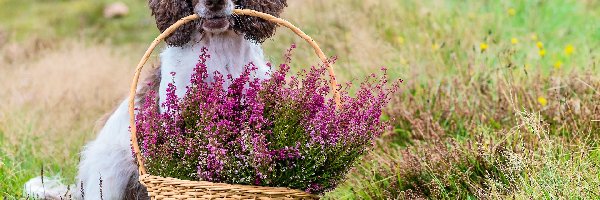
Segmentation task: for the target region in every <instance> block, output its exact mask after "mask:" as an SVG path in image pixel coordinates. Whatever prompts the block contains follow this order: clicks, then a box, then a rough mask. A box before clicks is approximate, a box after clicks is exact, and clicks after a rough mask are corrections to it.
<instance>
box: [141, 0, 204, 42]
mask: <svg viewBox="0 0 600 200" xmlns="http://www.w3.org/2000/svg"><path fill="white" fill-rule="evenodd" d="M148 5H149V6H150V9H151V10H152V15H154V17H155V18H156V26H157V27H158V29H159V30H160V32H163V31H165V29H167V28H169V26H171V25H173V24H174V23H175V22H177V20H179V19H181V18H183V17H186V16H188V15H191V14H193V13H194V12H193V6H192V2H191V0H148ZM196 24H197V23H196V22H190V23H187V24H185V25H183V26H181V27H179V28H178V29H177V31H175V32H174V33H173V34H171V36H169V37H168V38H167V39H166V42H167V44H169V45H171V46H182V45H184V44H186V43H187V42H188V41H189V40H190V39H191V37H192V33H193V32H194V31H195V30H196Z"/></svg>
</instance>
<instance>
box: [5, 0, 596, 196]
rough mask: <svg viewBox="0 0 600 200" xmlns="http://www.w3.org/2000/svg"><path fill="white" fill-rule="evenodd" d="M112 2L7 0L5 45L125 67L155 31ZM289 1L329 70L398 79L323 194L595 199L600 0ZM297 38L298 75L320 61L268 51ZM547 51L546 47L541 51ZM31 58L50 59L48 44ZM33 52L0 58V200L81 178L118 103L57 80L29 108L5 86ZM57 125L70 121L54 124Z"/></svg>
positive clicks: (146, 19) (134, 9)
mask: <svg viewBox="0 0 600 200" xmlns="http://www.w3.org/2000/svg"><path fill="white" fill-rule="evenodd" d="M107 2H110V1H104V0H103V1H89V2H88V1H58V0H54V1H43V2H38V1H33V0H25V1H15V0H10V1H9V0H0V17H1V18H2V19H3V20H2V21H0V30H1V31H3V32H8V33H9V35H10V36H9V39H8V41H9V43H15V42H16V43H19V44H22V43H24V44H27V42H28V41H30V40H32V38H38V39H40V40H50V41H58V43H69V42H70V41H72V40H73V39H75V40H81V41H85V42H88V43H90V44H103V45H105V44H108V45H109V46H111V47H112V48H114V49H125V50H127V53H122V51H119V50H116V52H117V54H125V55H126V56H125V58H123V59H121V60H120V61H123V60H125V61H127V62H131V63H133V62H135V61H136V60H137V59H139V56H141V52H143V50H144V49H145V46H146V45H147V44H148V43H149V42H150V41H151V40H152V38H153V37H154V36H155V35H156V34H157V33H158V32H157V31H156V28H155V26H154V24H153V21H152V18H151V17H150V16H149V11H148V10H147V6H146V5H145V3H146V2H145V1H134V0H126V1H124V2H125V3H126V4H128V5H129V7H130V10H131V14H130V15H128V16H126V17H124V18H120V19H104V18H102V17H101V15H102V5H105V4H106V3H107ZM289 3H290V8H289V9H288V10H287V11H286V13H285V14H284V17H285V18H286V19H288V20H290V21H291V22H293V23H294V24H296V25H298V26H299V27H300V28H302V29H303V30H304V31H305V32H306V33H308V34H309V35H311V36H312V37H313V38H314V39H315V40H316V41H317V42H319V43H320V45H321V46H322V47H323V49H324V51H325V52H326V53H327V54H328V55H337V56H338V57H339V60H338V63H337V64H336V70H337V74H338V75H339V76H340V79H341V80H342V81H348V80H352V79H354V78H362V77H363V76H364V75H366V74H368V73H373V72H376V71H377V70H378V69H379V68H380V66H386V67H388V69H389V73H390V74H391V77H392V78H402V79H404V80H405V83H404V84H403V85H402V86H401V92H400V93H399V94H398V96H397V99H396V100H395V101H394V102H393V103H392V104H391V105H390V108H389V109H388V110H386V113H387V115H388V117H389V119H391V123H392V125H393V126H394V130H393V131H391V132H390V133H389V134H388V135H386V136H385V137H384V138H382V139H381V141H380V144H379V145H378V147H377V148H375V149H374V152H373V153H372V154H371V155H368V156H366V157H365V158H364V159H363V161H361V162H360V163H359V164H358V165H357V166H355V169H354V170H353V171H352V172H351V174H350V175H349V176H348V180H347V181H346V182H345V183H344V184H342V185H340V187H339V188H338V189H337V190H335V191H332V192H330V193H329V194H327V195H326V196H325V198H329V199H397V198H398V199H405V198H417V197H424V198H432V199H457V198H459V199H479V198H481V199H487V198H494V199H505V198H515V199H555V198H568V199H597V198H600V186H599V185H600V171H599V170H598V169H600V150H599V143H598V142H597V141H598V139H600V137H599V136H600V135H599V134H600V132H598V130H600V122H593V121H592V120H599V119H600V102H599V101H600V75H599V74H600V69H599V66H598V65H599V64H600V53H599V48H600V20H599V19H600V12H597V11H598V10H600V2H598V1H594V0H557V1H543V0H531V1H518V0H507V1H477V0H468V1H458V0H453V1H441V0H423V1H416V0H382V1H363V0H347V1H341V0H330V1H318V0H306V1H290V2H289ZM57 10H59V11H60V12H56V11H57ZM513 11H514V12H513ZM26 17H30V18H26ZM0 35H1V34H0ZM534 36H535V37H534ZM513 39H516V40H517V41H518V42H517V43H516V44H513V43H512V40H513ZM1 42H2V40H0V44H1ZM538 42H542V43H543V48H539V47H538V46H537V43H538ZM292 43H296V44H299V45H298V47H299V48H298V49H297V51H296V52H295V55H294V57H293V58H294V61H293V63H294V64H293V67H294V69H295V70H298V69H300V68H301V67H306V66H309V65H311V64H315V63H316V62H317V58H316V56H315V55H313V52H312V51H311V50H310V49H309V47H308V45H305V44H304V42H303V41H302V40H301V39H299V38H297V37H296V36H294V35H292V34H291V32H289V31H287V30H284V29H281V30H279V31H278V33H277V35H276V36H275V37H274V38H273V39H272V40H269V41H267V42H266V43H265V44H264V47H265V49H266V54H267V55H268V58H269V59H270V60H272V61H273V62H274V63H278V62H280V61H281V59H282V57H281V55H282V52H283V51H284V50H285V49H286V48H288V47H289V46H290V44H292ZM58 46H60V45H58ZM482 46H487V48H486V49H485V50H483V49H482V48H481V47H482ZM569 46H572V47H573V49H574V51H573V52H571V53H567V52H566V51H567V49H568V48H569ZM31 48H35V47H31ZM52 48H56V49H58V50H62V51H67V50H66V49H65V48H60V47H52ZM0 49H2V48H0ZM542 49H543V50H544V51H545V56H540V50H542ZM26 50H27V49H26ZM3 51H6V52H8V50H3ZM31 51H33V50H31ZM24 52H27V51H24ZM4 55H5V56H8V55H10V54H8V53H7V54H4ZM35 55H39V57H41V58H44V56H45V55H44V51H42V53H39V52H38V54H35ZM35 57H36V56H34V58H35ZM26 58H31V57H26ZM85 58H89V57H85ZM91 58H94V57H91ZM58 59H60V57H59V58H58ZM63 59H70V57H69V56H64V57H63ZM103 59H106V58H103ZM5 60H8V59H5ZM32 60H33V61H32ZM35 60H36V59H22V60H18V62H23V63H25V64H23V65H22V66H21V65H19V68H17V69H12V68H9V67H6V66H14V65H13V64H9V63H7V61H3V60H2V59H0V61H3V62H0V69H2V70H6V71H7V73H3V74H0V83H3V85H4V86H3V89H4V90H2V92H0V98H3V99H11V100H9V102H12V103H11V104H9V105H5V106H4V107H0V108H1V109H0V158H1V159H2V161H1V162H0V183H1V184H0V196H7V197H12V196H18V194H20V193H21V187H22V185H23V183H24V182H25V181H26V180H27V179H29V178H31V177H33V176H35V175H37V174H39V173H40V169H41V166H42V164H43V166H44V171H45V174H48V175H55V174H59V175H61V176H63V177H65V179H66V180H72V178H73V176H74V174H75V171H76V163H77V152H78V151H79V150H80V149H81V145H82V144H84V142H85V141H86V140H89V139H90V138H92V137H93V135H92V134H91V132H92V128H93V122H94V120H96V119H98V118H99V117H100V115H101V113H103V112H107V111H109V110H110V107H111V103H107V102H113V101H115V100H116V99H119V98H120V96H118V95H115V94H113V93H109V94H110V95H106V94H105V95H95V96H92V95H89V94H83V93H77V92H73V91H79V90H75V89H77V88H76V87H75V86H72V87H73V88H75V89H73V88H71V89H73V90H71V89H68V88H70V87H67V89H63V88H61V87H59V86H56V87H52V88H46V89H50V90H56V92H55V93H60V92H64V93H65V94H66V96H67V97H66V100H64V99H62V100H61V99H60V98H52V99H50V100H47V97H46V96H45V95H33V98H32V99H28V100H27V101H28V102H29V103H19V102H20V101H22V100H21V99H20V98H16V97H14V96H15V93H14V92H12V93H11V92H10V91H12V90H16V89H22V88H21V87H20V86H18V84H15V85H13V84H9V83H14V82H16V81H15V80H17V79H15V78H13V76H11V74H18V71H19V70H24V71H26V72H27V70H28V66H29V65H28V64H27V63H31V62H36V61H35ZM558 63H560V66H559V65H558ZM50 64H51V63H50ZM115 65H117V64H115ZM118 66H123V65H118ZM127 66H128V65H127ZM127 66H124V67H127ZM131 67H132V66H131ZM36 69H37V68H36ZM52 69H60V67H53V68H52ZM113 69H116V68H113ZM38 70H39V69H38ZM82 70H83V69H82ZM105 73H108V72H105ZM90 74H91V73H90ZM80 76H86V75H85V74H82V75H80ZM128 78H129V76H128V75H127V74H126V75H123V76H116V77H111V78H110V79H109V78H105V79H101V80H100V82H104V83H105V82H110V83H111V86H114V87H118V86H119V84H116V83H113V82H112V81H114V80H115V79H125V80H124V81H123V83H125V84H121V85H126V83H127V82H128ZM2 79H4V80H12V81H6V82H2ZM31 81H32V82H35V80H31ZM90 87H92V88H101V85H100V84H98V86H96V85H94V86H90ZM105 87H106V86H105ZM124 87H125V86H124ZM24 88H25V89H24V90H25V91H29V90H31V91H38V89H36V88H33V87H32V88H27V87H24ZM102 94H104V93H102ZM48 95H49V94H48ZM9 97H10V98H9ZM94 101H99V102H101V103H96V104H94ZM61 102H62V104H61ZM82 102H90V103H85V104H83V103H82ZM53 103H55V104H57V105H60V108H61V109H67V110H71V109H74V107H81V109H79V110H75V111H73V112H72V113H63V114H55V113H52V112H49V111H48V110H49V109H52V108H53V106H52V105H54V104H53ZM63 104H64V105H63ZM11 105H13V106H11ZM14 107H16V108H14ZM54 119H62V120H61V122H60V123H58V124H56V123H53V122H54ZM62 121H71V122H72V123H68V124H65V123H66V122H62ZM67 137H68V138H69V139H65V138H67ZM40 150H43V151H41V152H40ZM46 151H47V152H46ZM47 155H57V156H56V157H57V158H48V156H47Z"/></svg>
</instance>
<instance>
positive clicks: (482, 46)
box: [479, 42, 488, 51]
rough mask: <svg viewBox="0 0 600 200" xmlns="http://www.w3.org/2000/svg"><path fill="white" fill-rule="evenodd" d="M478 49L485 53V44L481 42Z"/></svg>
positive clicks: (486, 47) (486, 46)
mask: <svg viewBox="0 0 600 200" xmlns="http://www.w3.org/2000/svg"><path fill="white" fill-rule="evenodd" d="M479 48H480V49H481V51H485V50H487V49H488V45H487V44H486V43H485V42H482V43H481V44H480V45H479Z"/></svg>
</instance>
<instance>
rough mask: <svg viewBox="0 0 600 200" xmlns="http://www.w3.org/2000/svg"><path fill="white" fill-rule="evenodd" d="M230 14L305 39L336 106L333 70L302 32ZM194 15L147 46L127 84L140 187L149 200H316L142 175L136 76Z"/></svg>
mask: <svg viewBox="0 0 600 200" xmlns="http://www.w3.org/2000/svg"><path fill="white" fill-rule="evenodd" d="M234 13H235V14H237V15H248V16H254V17H260V18H262V19H265V20H268V21H270V22H273V23H277V24H279V25H282V26H285V27H288V28H290V29H291V30H292V31H294V32H295V33H296V34H297V35H299V36H300V37H302V38H303V39H305V40H306V41H307V42H308V43H309V44H310V45H311V46H312V47H313V48H314V49H315V53H316V54H317V56H319V58H320V59H321V60H322V61H323V63H324V64H325V65H326V66H327V69H328V72H329V76H330V84H331V86H332V87H331V92H332V93H333V95H334V99H335V102H336V105H337V106H339V104H340V95H339V92H338V91H337V90H336V89H335V88H336V87H335V86H337V82H336V79H335V74H334V71H333V67H332V65H331V63H329V62H328V60H327V58H326V57H325V54H323V52H322V51H321V49H320V48H319V45H317V43H316V42H315V41H314V40H312V39H311V38H310V37H309V36H308V35H306V34H305V33H304V32H302V30H300V29H298V28H297V27H295V26H294V25H292V24H291V23H289V22H288V21H286V20H283V19H280V18H277V17H274V16H272V15H269V14H266V13H261V12H257V11H254V10H246V9H244V10H240V9H236V10H234ZM198 18H199V16H198V15H195V14H194V15H190V16H188V17H185V18H182V19H181V20H179V21H177V22H176V23H175V24H173V25H172V26H171V27H169V28H168V29H166V30H165V31H164V32H163V33H162V34H160V35H159V36H158V37H157V38H156V39H155V40H154V41H153V42H152V44H151V45H150V47H149V48H148V50H147V51H146V53H145V54H144V57H142V59H141V60H140V62H139V63H138V65H137V67H136V70H135V75H134V77H133V82H132V84H131V88H130V89H131V90H130V94H129V114H130V126H131V145H132V147H133V151H134V153H135V156H136V159H137V164H138V172H139V175H140V177H139V181H140V183H142V184H143V185H144V186H146V188H147V190H148V195H149V196H150V198H151V199H319V197H318V196H317V195H312V194H309V193H306V192H304V191H300V190H294V189H289V188H282V187H260V186H249V185H231V184H225V183H212V182H206V181H189V180H179V179H175V178H168V177H160V176H152V175H150V174H148V173H147V172H146V168H145V167H144V160H143V158H142V156H141V153H140V148H139V146H138V142H137V135H136V126H135V114H134V106H135V96H136V89H137V84H138V80H139V77H140V73H141V71H142V68H143V67H144V64H145V63H146V61H148V58H149V57H150V54H151V53H152V51H154V49H155V48H156V46H157V45H158V44H159V43H160V42H162V41H163V40H164V39H165V38H166V37H168V36H169V35H170V34H171V33H173V32H174V31H175V30H176V29H177V27H179V26H181V25H183V24H185V23H187V22H190V21H193V20H196V19H198Z"/></svg>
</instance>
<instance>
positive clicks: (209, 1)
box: [206, 0, 225, 11]
mask: <svg viewBox="0 0 600 200" xmlns="http://www.w3.org/2000/svg"><path fill="white" fill-rule="evenodd" d="M224 7H225V0H206V8H208V10H210V11H220V10H223V8H224Z"/></svg>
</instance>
